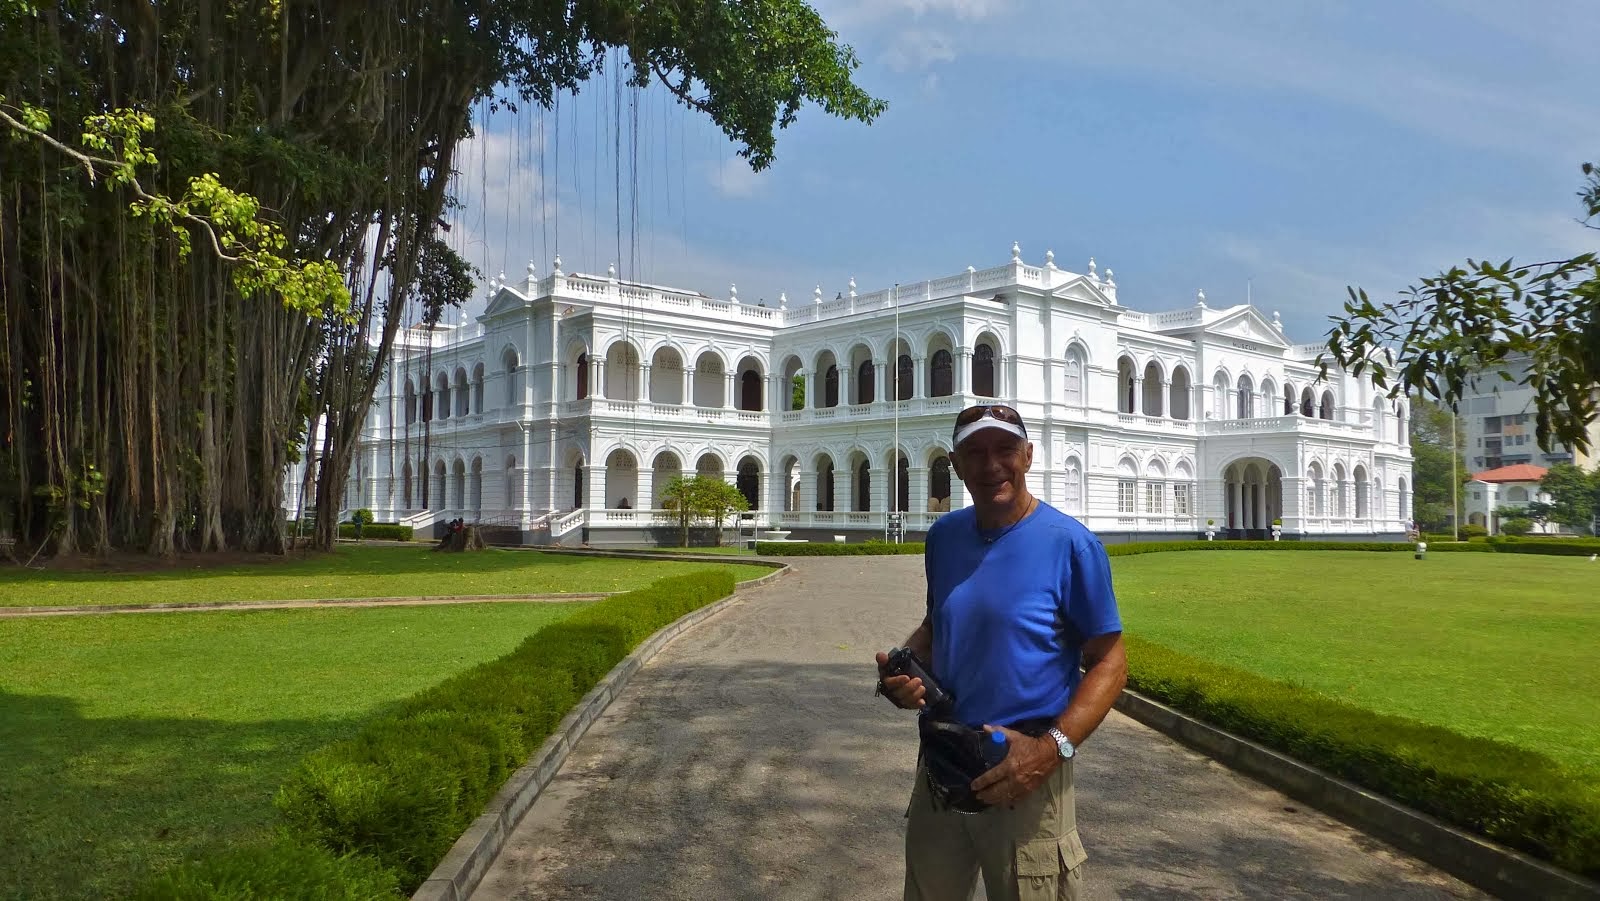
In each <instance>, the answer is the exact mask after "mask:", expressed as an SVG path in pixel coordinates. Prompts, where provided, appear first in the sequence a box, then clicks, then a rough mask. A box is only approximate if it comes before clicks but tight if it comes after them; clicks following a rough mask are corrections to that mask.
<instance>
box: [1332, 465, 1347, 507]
mask: <svg viewBox="0 0 1600 901" xmlns="http://www.w3.org/2000/svg"><path fill="white" fill-rule="evenodd" d="M1348 509H1349V508H1348V507H1347V506H1346V505H1345V479H1344V464H1343V463H1335V464H1333V515H1334V516H1336V517H1338V518H1340V519H1343V518H1344V517H1345V516H1347V515H1348V514H1347V513H1346V512H1345V511H1346V510H1348Z"/></svg>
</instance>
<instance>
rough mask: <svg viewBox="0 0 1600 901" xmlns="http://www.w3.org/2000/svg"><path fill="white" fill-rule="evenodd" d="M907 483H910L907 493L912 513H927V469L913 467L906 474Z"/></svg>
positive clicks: (924, 467)
mask: <svg viewBox="0 0 1600 901" xmlns="http://www.w3.org/2000/svg"><path fill="white" fill-rule="evenodd" d="M906 478H907V481H909V482H910V483H911V485H910V487H909V489H908V491H909V493H910V494H911V496H910V497H909V498H907V500H909V501H910V502H911V503H910V507H911V511H910V512H912V513H926V512H928V467H926V466H913V467H911V468H910V470H909V472H908V473H907V476H906Z"/></svg>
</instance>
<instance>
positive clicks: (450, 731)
mask: <svg viewBox="0 0 1600 901" xmlns="http://www.w3.org/2000/svg"><path fill="white" fill-rule="evenodd" d="M733 588H734V578H733V576H732V575H731V574H729V573H728V572H726V571H722V570H717V571H711V572H703V573H694V574H691V575H686V576H676V577H673V578H669V579H663V580H661V581H659V582H656V583H655V584H653V585H650V586H648V587H646V588H642V589H638V590H636V591H629V592H625V593H623V594H618V595H613V596H612V597H609V598H606V599H605V600H602V601H598V602H596V603H595V604H593V605H590V606H589V607H586V608H585V609H583V610H580V611H579V612H577V613H575V614H573V615H572V616H570V617H568V618H567V619H566V620H563V621H562V622H560V623H557V624H555V625H552V626H548V627H546V628H544V629H541V630H540V631H539V632H537V633H535V634H534V635H532V636H530V637H529V638H528V639H527V640H526V641H524V642H523V643H522V644H521V645H519V646H518V647H517V649H516V650H514V651H512V652H511V653H510V654H507V655H506V656H504V657H501V658H500V659H498V660H493V661H490V662H488V663H484V664H481V665H479V666H476V667H473V668H472V669H470V670H467V671H466V672H463V673H460V674H458V675H456V676H454V677H452V678H450V679H447V680H446V681H444V682H442V683H440V684H439V685H436V686H434V687H433V688H429V689H426V690H424V691H422V692H420V693H418V694H417V695H414V696H413V697H411V698H410V699H408V700H406V701H404V702H402V703H401V704H400V705H399V707H398V709H396V710H395V711H394V712H393V713H391V714H389V715H388V716H384V717H381V718H379V719H377V720H375V721H373V722H371V723H369V724H368V725H367V726H366V727H365V728H363V729H362V730H361V733H360V734H359V735H357V736H356V737H354V738H351V739H348V740H345V741H341V742H336V743H334V744H332V745H328V746H327V747H325V748H322V749H321V750H319V751H316V752H314V753H313V754H311V755H309V756H307V757H306V758H305V760H304V761H302V762H301V764H300V766H299V768H298V769H297V770H296V771H295V772H294V774H293V775H292V776H291V777H290V778H289V780H288V782H287V783H286V784H285V785H284V786H283V788H282V789H281V790H280V791H279V793H278V797H277V799H276V803H277V806H278V809H279V810H280V811H281V812H282V813H283V816H284V820H285V822H286V823H287V828H288V830H289V833H290V834H291V835H293V836H295V837H296V838H298V839H301V840H303V841H309V842H313V843H315V844H318V845H321V846H323V847H326V848H330V849H333V850H334V851H337V852H348V853H359V854H361V855H364V856H370V857H371V858H372V859H375V860H376V861H378V862H379V863H381V864H382V865H383V866H384V867H387V868H389V869H391V870H393V871H394V872H395V873H396V874H398V876H399V880H400V884H401V887H402V888H403V889H404V890H405V891H407V892H410V891H412V890H414V889H415V888H416V887H417V886H418V885H420V884H421V883H422V881H423V880H425V879H426V878H427V877H428V874H429V873H431V872H432V871H433V868H434V867H435V866H436V865H437V864H438V862H439V860H440V858H442V857H443V856H444V854H445V852H446V851H448V850H449V848H450V845H451V844H452V843H454V842H455V840H456V838H457V837H458V836H459V835H460V834H461V833H462V832H463V831H465V830H466V828H467V826H469V825H471V823H472V821H473V820H474V819H475V818H476V817H477V816H478V814H480V813H481V812H482V811H483V808H484V806H485V805H486V804H487V803H488V801H489V799H490V798H492V797H493V796H494V793H495V792H496V791H498V790H499V788H500V786H501V785H502V784H503V783H504V782H505V780H506V779H507V778H508V777H509V775H510V774H511V773H512V772H513V771H514V770H515V769H516V768H517V767H519V766H521V765H522V764H523V763H525V762H526V761H527V759H528V756H529V755H530V754H531V753H532V752H533V751H534V750H535V749H537V748H538V747H539V745H540V743H542V742H543V741H544V740H545V738H547V737H548V736H549V735H550V733H551V731H552V730H553V729H554V728H555V726H556V725H557V724H558V723H559V722H560V721H561V718H562V717H563V716H565V715H566V714H567V712H568V711H570V710H571V709H572V707H573V705H574V704H575V703H576V702H577V701H578V699H579V698H581V697H582V696H583V694H584V693H585V692H587V691H588V690H589V689H590V688H592V687H593V686H594V684H595V683H596V682H598V681H599V680H600V679H601V677H603V676H604V675H605V674H606V673H607V672H609V671H610V670H611V668H612V667H613V666H615V665H616V664H617V663H619V662H620V661H621V660H622V658H624V657H625V656H627V655H628V654H629V653H630V652H631V651H632V650H633V649H634V648H635V647H637V646H638V644H639V643H640V642H641V641H643V640H644V639H645V638H647V637H649V636H650V635H651V634H652V633H654V632H655V631H657V630H658V629H660V628H661V627H663V626H665V625H667V624H668V623H670V622H672V621H673V620H676V619H678V618H679V617H681V616H683V615H684V614H686V613H689V612H690V611H692V610H695V609H697V608H699V607H702V606H704V605H706V604H707V603H710V602H711V601H714V600H716V599H717V598H720V597H724V596H726V595H728V594H731V593H732V592H733Z"/></svg>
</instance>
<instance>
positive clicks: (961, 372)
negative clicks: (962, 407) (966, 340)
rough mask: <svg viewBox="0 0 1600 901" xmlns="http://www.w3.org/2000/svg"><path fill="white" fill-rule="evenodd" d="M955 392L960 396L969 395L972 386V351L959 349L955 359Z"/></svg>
mask: <svg viewBox="0 0 1600 901" xmlns="http://www.w3.org/2000/svg"><path fill="white" fill-rule="evenodd" d="M955 370H956V371H955V373H954V375H955V391H956V394H958V395H964V394H967V393H968V391H969V390H970V388H971V385H972V351H971V350H968V349H967V348H965V347H963V348H959V349H958V350H957V351H956V359H955Z"/></svg>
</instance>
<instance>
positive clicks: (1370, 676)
mask: <svg viewBox="0 0 1600 901" xmlns="http://www.w3.org/2000/svg"><path fill="white" fill-rule="evenodd" d="M1112 568H1113V572H1114V575H1115V580H1116V586H1117V595H1118V599H1119V601H1120V604H1121V607H1122V613H1123V621H1124V625H1125V627H1126V628H1127V630H1128V632H1129V634H1131V635H1137V636H1140V637H1142V638H1145V639H1148V640H1150V641H1154V642H1156V643H1157V644H1161V645H1164V646H1166V647H1169V648H1172V649H1173V650H1177V651H1181V652H1184V653H1187V654H1191V655H1194V656H1198V657H1203V658H1206V659H1209V660H1214V661H1217V662H1219V663H1225V664H1229V665H1232V666H1237V667H1239V668H1241V669H1245V670H1248V671H1251V672H1254V673H1257V674H1260V675H1263V676H1267V677H1270V678H1273V679H1278V680H1281V681H1287V682H1293V683H1297V684H1300V685H1302V686H1304V687H1307V688H1310V689H1312V690H1315V691H1317V692H1319V693H1322V694H1325V695H1328V696H1331V697H1334V698H1338V699H1341V700H1345V701H1348V702H1350V703H1352V704H1356V705H1359V706H1362V707H1365V708H1367V709H1369V710H1374V711H1378V712H1381V713H1391V714H1397V715H1401V716H1406V717H1410V718H1412V719H1416V720H1420V721H1423V722H1427V723H1433V724H1436V725H1442V726H1446V727H1448V728H1451V729H1453V730H1455V731H1457V732H1459V733H1462V734H1465V735H1475V736H1483V737H1487V738H1494V739H1499V740H1502V741H1506V742H1510V743H1513V744H1516V745H1520V746H1522V747H1524V748H1527V749H1529V750H1533V751H1537V752H1539V753H1543V754H1545V755H1547V756H1549V757H1550V758H1552V759H1554V760H1557V761H1559V762H1561V763H1563V764H1565V765H1567V766H1569V767H1572V768H1574V769H1575V770H1576V771H1578V772H1583V773H1592V774H1594V775H1595V777H1596V778H1600V713H1597V712H1596V711H1597V710H1600V707H1597V701H1596V698H1597V697H1600V692H1597V689H1596V686H1597V685H1600V654H1597V653H1596V647H1597V641H1600V564H1595V563H1590V562H1589V561H1588V560H1587V559H1586V558H1582V557H1542V556H1530V555H1520V554H1431V555H1429V557H1428V559H1427V560H1423V561H1418V560H1414V559H1413V558H1412V556H1411V555H1410V554H1400V553H1389V554H1377V553H1360V552H1344V551H1321V552H1306V553H1261V552H1249V551H1238V552H1229V551H1218V552H1208V553H1170V554H1146V555H1142V556H1130V557H1118V558H1115V559H1113V561H1112ZM1135 666H1137V661H1135Z"/></svg>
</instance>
